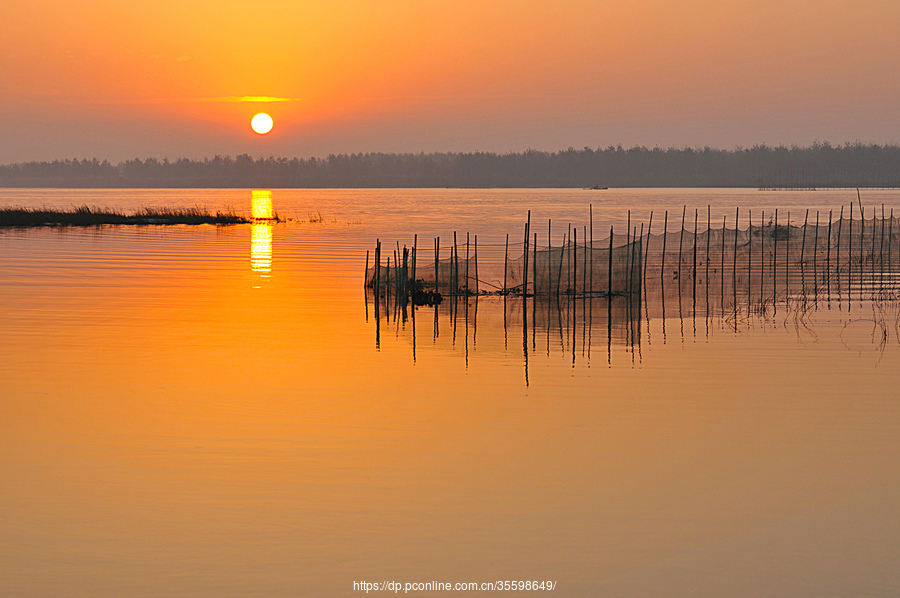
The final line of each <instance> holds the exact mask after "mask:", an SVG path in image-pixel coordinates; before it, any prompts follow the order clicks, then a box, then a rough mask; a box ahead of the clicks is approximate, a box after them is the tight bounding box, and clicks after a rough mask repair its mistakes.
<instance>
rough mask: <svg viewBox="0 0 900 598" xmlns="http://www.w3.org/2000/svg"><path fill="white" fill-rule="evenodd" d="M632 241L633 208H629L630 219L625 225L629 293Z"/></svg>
mask: <svg viewBox="0 0 900 598" xmlns="http://www.w3.org/2000/svg"><path fill="white" fill-rule="evenodd" d="M630 243H631V210H628V220H627V223H626V226H625V252H626V253H625V267H626V268H627V270H626V272H628V274H627V278H626V279H625V287H626V288H627V289H628V293H629V294H630V293H631V274H630V273H631V251H629V244H630Z"/></svg>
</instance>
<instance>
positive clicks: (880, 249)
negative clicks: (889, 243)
mask: <svg viewBox="0 0 900 598" xmlns="http://www.w3.org/2000/svg"><path fill="white" fill-rule="evenodd" d="M878 269H879V272H880V274H881V276H880V278H879V280H881V283H882V288H883V287H884V204H881V243H880V245H879V247H878Z"/></svg>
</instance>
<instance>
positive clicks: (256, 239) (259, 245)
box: [250, 222, 272, 278]
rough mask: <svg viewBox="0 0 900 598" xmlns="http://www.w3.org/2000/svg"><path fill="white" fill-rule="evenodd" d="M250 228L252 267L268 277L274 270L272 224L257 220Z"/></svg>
mask: <svg viewBox="0 0 900 598" xmlns="http://www.w3.org/2000/svg"><path fill="white" fill-rule="evenodd" d="M251 227H252V228H251V229H250V231H251V232H250V269H251V270H253V271H254V272H257V273H259V274H262V275H263V277H264V278H268V277H269V274H270V273H271V272H272V225H271V224H269V223H267V222H257V223H254V224H252V225H251Z"/></svg>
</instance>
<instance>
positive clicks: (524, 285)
mask: <svg viewBox="0 0 900 598" xmlns="http://www.w3.org/2000/svg"><path fill="white" fill-rule="evenodd" d="M530 229H531V210H528V220H527V221H526V222H525V254H524V256H523V259H524V264H523V266H524V267H523V268H522V296H523V297H524V296H525V295H527V294H528V233H529V230H530Z"/></svg>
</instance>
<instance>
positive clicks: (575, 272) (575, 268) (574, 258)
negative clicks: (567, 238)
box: [572, 226, 578, 299]
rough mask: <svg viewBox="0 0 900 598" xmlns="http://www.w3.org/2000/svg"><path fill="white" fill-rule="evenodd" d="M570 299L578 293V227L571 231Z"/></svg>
mask: <svg viewBox="0 0 900 598" xmlns="http://www.w3.org/2000/svg"><path fill="white" fill-rule="evenodd" d="M572 233H573V236H572V241H573V244H572V298H573V299H574V298H575V295H576V294H577V293H578V253H577V249H578V227H577V226H576V227H574V228H573V230H572Z"/></svg>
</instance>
